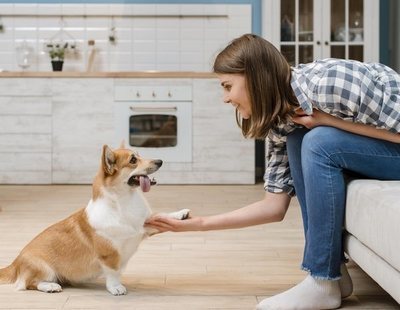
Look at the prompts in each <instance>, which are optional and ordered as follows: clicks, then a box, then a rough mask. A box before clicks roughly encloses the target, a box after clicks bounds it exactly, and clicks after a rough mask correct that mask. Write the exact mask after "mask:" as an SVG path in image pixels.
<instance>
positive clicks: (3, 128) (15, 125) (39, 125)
mask: <svg viewBox="0 0 400 310" xmlns="http://www.w3.org/2000/svg"><path fill="white" fill-rule="evenodd" d="M0 133H1V134H10V133H27V134H29V133H39V134H44V133H48V134H51V116H50V115H48V116H47V115H44V116H43V115H21V116H19V115H0Z"/></svg>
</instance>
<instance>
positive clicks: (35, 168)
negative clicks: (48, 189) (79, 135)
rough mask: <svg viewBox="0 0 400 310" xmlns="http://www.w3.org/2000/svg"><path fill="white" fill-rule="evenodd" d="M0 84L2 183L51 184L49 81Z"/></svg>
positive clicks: (15, 80) (19, 80)
mask: <svg viewBox="0 0 400 310" xmlns="http://www.w3.org/2000/svg"><path fill="white" fill-rule="evenodd" d="M2 82H3V83H0V183H4V184H25V183H29V184H48V183H51V182H52V179H51V151H52V150H51V134H52V110H51V89H50V87H49V83H48V82H49V80H47V79H32V80H30V82H31V83H26V80H24V79H18V78H15V79H8V80H2Z"/></svg>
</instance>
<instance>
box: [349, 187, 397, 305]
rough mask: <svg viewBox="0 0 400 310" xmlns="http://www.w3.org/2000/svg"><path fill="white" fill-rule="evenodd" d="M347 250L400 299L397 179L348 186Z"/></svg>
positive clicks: (388, 290) (392, 294) (359, 263)
mask: <svg viewBox="0 0 400 310" xmlns="http://www.w3.org/2000/svg"><path fill="white" fill-rule="evenodd" d="M345 230H346V235H345V239H344V240H345V241H344V247H345V251H346V253H347V254H348V255H349V256H350V257H351V259H353V260H354V261H355V262H356V263H357V264H358V265H359V266H360V267H361V268H362V269H363V270H364V271H365V272H366V273H368V275H369V276H370V277H371V278H373V279H374V280H375V281H376V282H377V283H378V284H379V285H380V286H381V287H382V288H383V289H384V290H386V291H387V292H388V293H389V294H390V295H391V296H392V297H393V298H394V299H395V300H396V301H397V302H398V303H400V181H377V180H353V181H351V182H350V183H349V184H348V187H347V201H346V215H345Z"/></svg>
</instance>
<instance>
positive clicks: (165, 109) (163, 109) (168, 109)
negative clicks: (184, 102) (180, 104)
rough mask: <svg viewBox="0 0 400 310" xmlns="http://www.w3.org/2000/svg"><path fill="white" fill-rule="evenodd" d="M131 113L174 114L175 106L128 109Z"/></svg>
mask: <svg viewBox="0 0 400 310" xmlns="http://www.w3.org/2000/svg"><path fill="white" fill-rule="evenodd" d="M129 108H130V109H131V110H132V111H133V112H176V110H177V109H178V108H177V107H176V106H171V107H163V106H151V107H147V106H134V107H132V106H131V107H129Z"/></svg>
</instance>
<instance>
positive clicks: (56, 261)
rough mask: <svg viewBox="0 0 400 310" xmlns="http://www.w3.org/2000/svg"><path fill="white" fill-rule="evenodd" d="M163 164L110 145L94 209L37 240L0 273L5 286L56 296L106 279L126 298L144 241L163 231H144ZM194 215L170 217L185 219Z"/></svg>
mask: <svg viewBox="0 0 400 310" xmlns="http://www.w3.org/2000/svg"><path fill="white" fill-rule="evenodd" d="M161 165H162V161H161V160H150V159H145V158H142V157H141V156H139V154H137V153H136V152H134V151H131V150H129V149H126V148H124V146H123V145H121V147H120V148H119V149H116V150H112V149H111V148H110V147H108V146H107V145H104V146H103V151H102V156H101V164H100V169H99V170H98V173H97V175H96V177H95V179H94V182H93V190H92V198H91V200H90V201H89V203H88V205H87V206H86V207H85V208H82V209H81V210H79V211H77V212H76V213H74V214H72V215H71V216H69V217H68V218H66V219H64V220H62V221H60V222H58V223H56V224H54V225H52V226H50V227H49V228H47V229H46V230H44V231H43V232H42V233H40V234H39V235H38V236H37V237H36V238H34V239H33V240H32V241H31V242H30V243H29V244H28V245H27V246H26V247H25V248H24V249H23V250H22V251H21V253H20V254H19V255H18V257H17V258H16V259H15V260H14V261H13V263H12V264H11V265H9V266H8V267H6V268H3V269H0V284H5V283H16V286H17V289H18V290H25V289H28V290H39V291H42V292H48V293H50V292H61V291H62V286H61V285H63V284H76V283H82V282H85V281H88V280H90V279H94V278H97V277H98V276H101V275H103V276H105V279H106V287H107V290H108V291H109V292H110V293H111V294H113V295H125V294H126V293H127V290H126V288H125V287H124V286H123V285H122V284H121V282H120V276H121V272H122V270H123V269H124V267H125V266H126V264H127V263H128V260H129V258H130V257H131V256H132V255H133V254H134V253H135V251H136V250H137V248H138V246H139V244H140V242H141V241H142V240H143V239H144V238H145V237H146V236H151V235H153V234H156V233H157V231H156V230H155V229H154V228H147V227H144V223H145V221H146V220H147V219H148V218H149V217H150V216H151V214H152V211H151V209H150V207H149V204H148V202H147V201H146V199H145V197H144V195H143V193H142V192H148V191H149V190H150V187H151V186H152V185H154V184H156V181H155V180H154V179H152V180H150V178H149V175H150V174H152V173H154V172H156V171H157V170H158V169H159V168H160V167H161ZM189 212H190V210H188V209H184V210H181V211H178V212H174V213H169V214H168V216H171V217H173V218H175V219H179V220H184V219H186V218H188V217H189Z"/></svg>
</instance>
